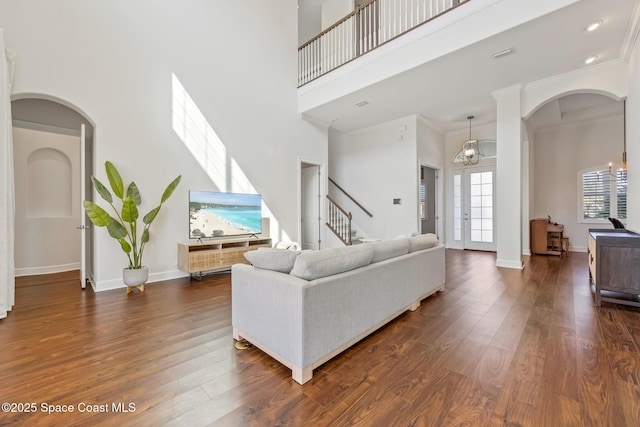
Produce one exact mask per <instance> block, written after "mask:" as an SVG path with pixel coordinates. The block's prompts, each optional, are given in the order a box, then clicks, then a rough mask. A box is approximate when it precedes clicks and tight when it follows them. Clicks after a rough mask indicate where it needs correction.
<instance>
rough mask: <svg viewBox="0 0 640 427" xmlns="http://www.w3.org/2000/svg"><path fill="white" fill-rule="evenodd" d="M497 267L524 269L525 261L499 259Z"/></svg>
mask: <svg viewBox="0 0 640 427" xmlns="http://www.w3.org/2000/svg"><path fill="white" fill-rule="evenodd" d="M496 267H505V268H515V269H517V270H522V269H523V268H524V263H523V262H522V260H520V261H512V260H507V259H497V260H496Z"/></svg>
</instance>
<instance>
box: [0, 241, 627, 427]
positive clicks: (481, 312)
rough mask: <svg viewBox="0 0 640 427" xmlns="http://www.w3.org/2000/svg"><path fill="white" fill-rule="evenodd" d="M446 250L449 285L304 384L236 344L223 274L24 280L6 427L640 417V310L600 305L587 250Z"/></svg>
mask: <svg viewBox="0 0 640 427" xmlns="http://www.w3.org/2000/svg"><path fill="white" fill-rule="evenodd" d="M446 258H447V284H446V290H445V292H443V293H440V294H437V295H435V296H433V297H431V298H428V299H427V300H425V301H423V303H422V305H421V307H420V308H419V309H418V310H417V311H415V312H412V313H406V314H404V315H402V316H401V317H399V318H398V319H396V320H395V321H393V322H392V323H391V324H389V325H388V326H386V327H384V328H383V329H381V330H380V331H378V332H376V333H374V334H373V335H371V336H369V337H368V338H366V339H365V340H363V341H361V342H360V343H359V344H357V345H356V346H354V347H352V348H351V349H349V350H347V351H346V352H344V353H342V354H341V355H339V356H337V357H336V358H334V359H332V360H331V361H329V362H327V363H326V364H325V365H323V366H321V367H320V368H319V369H318V370H316V372H315V375H314V378H313V380H312V381H311V382H309V383H307V384H305V385H304V386H300V385H298V384H297V383H295V382H293V381H292V380H291V372H290V371H289V370H287V369H286V368H284V367H283V366H281V365H280V364H279V363H278V362H276V361H275V360H273V359H271V358H270V357H269V356H266V355H265V354H264V353H262V352H261V351H260V350H258V349H255V348H250V349H247V350H235V349H234V347H233V339H232V337H231V324H230V323H231V308H230V276H229V275H227V274H224V275H217V276H211V277H208V278H206V279H205V280H203V281H202V282H197V281H194V282H191V281H190V280H189V279H180V280H172V281H167V282H161V283H152V284H149V285H147V287H146V291H145V292H144V293H137V292H136V293H134V294H131V295H127V294H126V292H125V290H117V291H108V292H102V293H99V294H95V293H94V292H92V291H91V290H90V289H87V290H85V291H82V290H81V289H80V287H79V285H78V284H77V282H76V280H75V277H76V274H73V275H70V274H68V273H67V274H59V275H51V276H39V277H32V278H20V279H18V284H17V288H16V306H15V308H14V310H13V312H11V313H10V314H9V316H8V317H7V318H6V319H4V320H0V344H1V346H2V347H1V349H0V402H7V403H9V404H13V405H9V408H8V409H9V410H16V411H17V410H20V411H21V413H17V412H5V411H6V409H7V407H6V405H3V412H2V413H0V425H3V426H4V425H19V426H35V425H51V426H60V425H65V426H70V425H106V426H110V425H114V426H115V425H117V426H124V425H127V426H128V425H136V426H145V425H148V426H158V425H177V426H197V425H215V426H243V427H244V426H283V425H289V426H353V425H358V426H446V425H465V426H498V425H505V426H507V425H508V426H536V427H537V426H574V425H575V426H615V427H618V426H638V425H640V353H639V351H638V349H639V344H640V310H638V309H635V308H630V307H623V306H616V305H613V304H608V303H604V305H603V307H600V308H596V307H594V304H593V298H592V296H591V293H590V289H589V284H588V270H587V257H586V254H581V253H571V254H570V255H569V256H568V257H565V258H558V257H546V256H535V257H532V258H527V259H526V268H525V269H524V270H522V271H520V270H510V269H498V268H496V267H495V265H494V264H495V254H492V253H483V252H468V251H455V250H449V251H448V252H447V257H446ZM390 286H393V284H390ZM274 309H277V308H274ZM48 405H51V406H48ZM54 405H58V406H54ZM62 405H68V406H67V407H64V406H62ZM48 408H51V409H52V410H54V411H56V410H57V411H63V410H64V409H66V410H70V409H73V411H74V412H72V413H69V412H54V413H51V414H47V413H46V412H43V410H44V409H48ZM28 410H30V411H31V412H26V411H28ZM88 410H91V412H90V411H88ZM118 410H119V412H118ZM123 410H126V411H128V412H124V411H123ZM100 411H105V412H100Z"/></svg>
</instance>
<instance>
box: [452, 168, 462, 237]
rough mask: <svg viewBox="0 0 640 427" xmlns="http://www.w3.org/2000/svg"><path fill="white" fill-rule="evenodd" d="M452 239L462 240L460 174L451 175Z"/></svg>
mask: <svg viewBox="0 0 640 427" xmlns="http://www.w3.org/2000/svg"><path fill="white" fill-rule="evenodd" d="M453 240H458V241H459V240H462V175H460V174H456V175H454V176H453Z"/></svg>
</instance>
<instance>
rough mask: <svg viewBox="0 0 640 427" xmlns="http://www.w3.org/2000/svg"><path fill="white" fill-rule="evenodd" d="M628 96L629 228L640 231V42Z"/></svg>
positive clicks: (637, 47) (634, 54)
mask: <svg viewBox="0 0 640 427" xmlns="http://www.w3.org/2000/svg"><path fill="white" fill-rule="evenodd" d="M628 71H629V95H628V97H627V164H628V167H627V180H628V184H627V185H628V187H627V192H628V199H627V216H628V219H627V228H628V229H630V230H633V231H636V232H640V43H639V42H638V40H636V41H635V48H634V50H633V55H632V56H631V60H630V65H629V70H628Z"/></svg>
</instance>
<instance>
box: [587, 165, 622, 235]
mask: <svg viewBox="0 0 640 427" xmlns="http://www.w3.org/2000/svg"><path fill="white" fill-rule="evenodd" d="M579 179H580V181H581V182H580V195H579V196H580V209H581V212H580V214H579V219H580V222H599V221H603V220H606V219H607V218H609V217H614V218H619V219H626V218H627V172H626V171H624V170H618V171H616V172H615V174H614V173H612V172H610V170H609V169H596V170H586V171H581V172H580V174H579Z"/></svg>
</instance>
